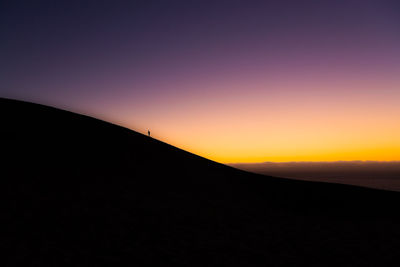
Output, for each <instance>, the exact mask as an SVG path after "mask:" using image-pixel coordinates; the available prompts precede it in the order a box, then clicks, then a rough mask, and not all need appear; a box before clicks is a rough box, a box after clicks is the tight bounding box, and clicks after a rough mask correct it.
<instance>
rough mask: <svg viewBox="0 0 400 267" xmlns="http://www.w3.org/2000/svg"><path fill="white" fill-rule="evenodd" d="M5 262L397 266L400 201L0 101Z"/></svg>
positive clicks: (58, 112)
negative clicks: (267, 172)
mask: <svg viewBox="0 0 400 267" xmlns="http://www.w3.org/2000/svg"><path fill="white" fill-rule="evenodd" d="M0 112H1V128H0V129H1V131H0V134H1V142H2V145H1V147H2V149H1V152H2V158H3V159H2V165H1V174H2V175H1V177H2V178H1V179H2V183H3V185H4V188H5V189H6V190H5V204H6V205H5V206H6V207H5V209H4V214H3V215H4V216H3V224H4V228H3V229H4V230H5V235H4V236H2V238H1V242H2V246H3V251H4V250H7V251H10V252H9V253H8V254H7V255H8V257H7V258H9V260H8V261H7V262H5V264H2V265H3V266H398V265H399V264H400V259H399V256H398V251H399V249H400V226H399V222H400V216H399V212H398V211H399V204H400V194H398V193H396V192H390V191H380V190H373V189H366V188H361V187H355V186H346V185H337V184H328V183H313V182H305V181H296V180H286V179H282V178H273V177H268V176H262V175H256V174H251V173H247V172H244V171H240V170H237V169H233V168H231V167H228V166H224V165H221V164H218V163H215V162H212V161H209V160H206V159H204V158H201V157H198V156H196V155H193V154H190V153H188V152H185V151H182V150H180V149H177V148H175V147H172V146H170V145H167V144H165V143H163V142H160V141H157V140H154V139H152V138H149V137H147V136H144V135H142V134H139V133H137V132H134V131H131V130H128V129H126V128H122V127H119V126H116V125H112V124H109V123H106V122H104V121H100V120H96V119H93V118H89V117H86V116H82V115H78V114H74V113H70V112H66V111H62V110H58V109H54V108H50V107H45V106H41V105H37V104H30V103H24V102H19V101H12V100H6V99H1V100H0Z"/></svg>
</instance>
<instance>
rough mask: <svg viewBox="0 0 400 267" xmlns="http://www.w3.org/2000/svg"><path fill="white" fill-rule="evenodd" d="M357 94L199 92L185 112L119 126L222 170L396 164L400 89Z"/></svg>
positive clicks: (178, 108)
mask: <svg viewBox="0 0 400 267" xmlns="http://www.w3.org/2000/svg"><path fill="white" fill-rule="evenodd" d="M351 85H353V84H351ZM260 86H261V85H260ZM297 86H298V85H297ZM358 86H359V87H357V88H355V89H354V88H352V90H348V91H347V90H346V88H341V90H340V93H337V90H335V88H328V90H320V89H319V88H316V87H314V88H313V87H308V88H307V90H304V89H302V90H299V92H301V93H299V94H297V95H296V93H293V92H296V90H293V88H289V89H288V90H287V92H288V93H286V92H285V89H286V88H283V89H280V90H279V91H278V93H277V94H271V93H270V94H265V93H264V94H263V93H262V91H261V90H257V88H250V89H249V90H248V93H247V94H246V95H240V94H237V95H235V93H232V92H235V90H232V89H231V90H230V92H231V93H230V94H218V95H212V94H211V95H210V93H208V94H207V92H205V93H204V96H201V95H197V96H195V97H194V98H188V99H185V101H184V103H185V104H181V103H182V102H180V103H174V100H173V99H168V102H160V103H157V105H159V106H160V107H159V108H158V109H157V112H155V111H149V113H148V114H147V116H145V117H144V119H143V121H136V120H134V119H131V117H135V115H134V114H132V116H131V117H130V119H129V120H128V118H127V120H126V121H123V124H124V125H127V126H128V127H130V128H132V129H135V130H138V131H141V132H146V129H147V127H146V128H145V127H140V126H141V125H149V128H151V130H152V133H153V135H154V137H155V138H157V139H160V140H162V141H164V142H167V143H169V144H171V145H174V146H177V147H179V148H182V149H184V150H187V151H189V152H192V153H194V154H198V155H200V156H203V157H206V158H208V159H211V160H214V161H217V162H221V163H252V162H265V161H271V162H282V161H338V160H346V161H347V160H377V161H392V160H400V108H399V107H398V99H400V98H399V97H397V98H396V97H395V96H399V92H398V90H397V88H399V87H397V86H396V84H386V86H384V87H381V88H379V89H376V88H374V86H373V84H367V83H363V84H362V86H363V87H364V89H358V88H360V84H358ZM365 88H367V89H365ZM375 89H376V90H375ZM222 91H224V90H222ZM219 92H221V90H219ZM289 92H290V93H289ZM377 92H378V93H377ZM180 101H182V100H180ZM163 107H164V108H165V110H164V111H160V110H163ZM142 118H143V116H142ZM132 121H134V124H133V123H132ZM149 122H150V123H149ZM138 126H139V127H138Z"/></svg>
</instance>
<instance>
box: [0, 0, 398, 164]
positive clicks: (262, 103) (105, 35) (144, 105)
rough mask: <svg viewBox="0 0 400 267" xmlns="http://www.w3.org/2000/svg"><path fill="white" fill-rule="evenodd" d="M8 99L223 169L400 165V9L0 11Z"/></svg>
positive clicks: (298, 5) (315, 4) (219, 4)
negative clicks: (137, 135) (111, 126)
mask: <svg viewBox="0 0 400 267" xmlns="http://www.w3.org/2000/svg"><path fill="white" fill-rule="evenodd" d="M0 34H1V40H2V41H1V42H0V96H1V97H7V98H14V99H21V100H27V101H32V102H37V103H42V104H46V105H51V106H55V107H59V108H63V109H68V110H71V111H74V112H79V113H84V114H87V115H90V116H94V117H97V118H101V119H104V120H107V121H110V122H113V123H116V124H120V125H123V126H125V127H128V128H130V129H133V130H136V131H139V132H142V133H147V129H150V131H151V133H152V136H153V137H154V138H157V139H160V140H162V141H164V142H167V143H170V144H172V145H174V146H177V147H179V148H182V149H185V150H188V151H190V152H192V153H195V154H199V155H201V156H204V157H207V158H209V159H212V160H216V161H218V162H222V163H234V162H263V161H272V162H276V161H278V162H280V161H336V160H377V161H390V160H400V104H399V103H400V4H399V2H398V1H386V0H376V1H373V0H362V1H361V0H346V1H342V0H337V1H285V0H281V1H244V0H243V1H238V0H236V1H235V0H229V1H217V0H214V1H206V0H203V1H200V0H199V1H191V0H186V1H172V0H171V1H149V0H145V1H40V0H38V1H25V2H24V1H1V3H0Z"/></svg>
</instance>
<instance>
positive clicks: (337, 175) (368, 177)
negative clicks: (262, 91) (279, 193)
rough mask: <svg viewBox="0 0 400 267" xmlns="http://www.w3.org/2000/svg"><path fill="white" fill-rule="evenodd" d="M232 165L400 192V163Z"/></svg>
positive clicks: (256, 170)
mask: <svg viewBox="0 0 400 267" xmlns="http://www.w3.org/2000/svg"><path fill="white" fill-rule="evenodd" d="M230 166H232V167H236V168H239V169H242V170H246V171H250V172H255V173H259V174H264V175H273V176H279V177H287V178H293V179H300V180H306V181H319V182H331V183H341V184H352V185H358V186H365V187H371V188H378V189H385V190H393V191H400V161H334V162H263V163H239V164H230Z"/></svg>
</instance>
